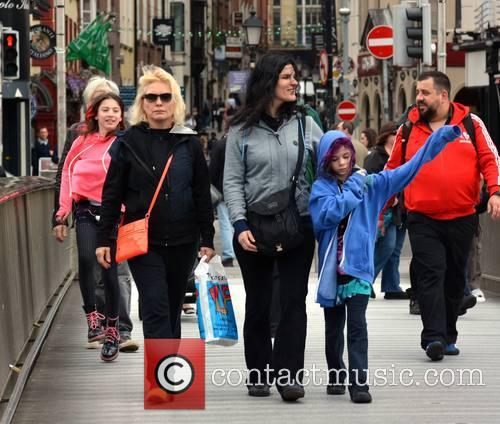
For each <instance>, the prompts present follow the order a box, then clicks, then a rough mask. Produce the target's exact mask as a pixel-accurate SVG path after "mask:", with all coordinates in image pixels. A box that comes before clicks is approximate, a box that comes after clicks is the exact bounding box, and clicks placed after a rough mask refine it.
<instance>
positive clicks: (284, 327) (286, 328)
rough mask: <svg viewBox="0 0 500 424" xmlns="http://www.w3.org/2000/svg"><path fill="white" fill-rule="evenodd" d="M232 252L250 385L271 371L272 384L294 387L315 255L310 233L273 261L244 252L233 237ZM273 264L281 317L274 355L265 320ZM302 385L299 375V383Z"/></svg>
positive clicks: (263, 379) (300, 362)
mask: <svg viewBox="0 0 500 424" xmlns="http://www.w3.org/2000/svg"><path fill="white" fill-rule="evenodd" d="M233 246H234V251H235V254H236V258H237V259H238V263H239V265H240V268H241V273H242V275H243V283H244V286H245V292H246V303H245V324H244V327H243V338H244V342H245V361H246V365H247V368H248V370H249V371H250V373H249V381H248V383H258V382H261V383H265V382H266V378H267V377H268V375H267V374H266V371H265V370H266V368H267V369H273V370H274V373H273V374H270V375H269V377H270V378H273V376H274V377H276V378H279V376H280V375H282V376H287V375H288V373H289V376H290V383H293V382H295V381H297V379H296V377H297V373H298V371H300V370H302V369H303V368H304V350H305V343H306V327H307V314H306V296H307V284H308V280H309V271H310V269H311V263H312V259H313V254H314V234H313V231H312V229H305V238H304V242H303V243H302V245H300V246H299V247H297V248H296V249H293V250H291V251H289V252H286V253H283V254H282V255H280V256H278V257H276V258H274V257H268V256H264V255H261V254H259V253H252V252H248V251H246V250H244V249H243V248H242V247H241V245H240V244H239V243H238V240H237V239H236V237H235V238H234V239H233ZM275 263H276V264H277V267H278V274H279V281H280V286H279V296H280V309H281V312H280V314H281V315H280V321H279V325H278V329H277V331H276V337H275V340H274V349H273V345H272V342H271V334H270V323H269V316H270V308H271V298H272V286H273V270H274V265H275ZM252 370H256V371H252ZM280 370H282V371H280ZM300 380H301V378H300V375H299V377H298V382H299V383H300ZM267 382H268V383H270V381H267ZM280 382H281V383H283V384H287V383H288V381H287V379H286V378H283V379H282V380H281V379H280V380H279V381H277V383H280ZM278 388H279V387H278Z"/></svg>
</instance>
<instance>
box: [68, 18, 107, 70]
mask: <svg viewBox="0 0 500 424" xmlns="http://www.w3.org/2000/svg"><path fill="white" fill-rule="evenodd" d="M110 28H111V23H110V22H109V21H108V22H104V21H103V16H102V15H99V16H97V17H96V18H95V19H94V20H93V21H92V22H91V23H90V24H89V25H88V26H86V27H85V28H84V29H83V31H82V32H81V33H80V34H79V35H78V37H77V38H76V39H75V40H73V41H72V42H71V43H70V44H69V46H68V50H67V52H66V60H68V61H70V60H80V59H81V60H85V62H87V63H88V64H89V65H90V66H93V67H95V68H97V69H99V70H100V71H103V72H104V73H105V74H106V75H110V74H111V61H110V57H109V45H108V30H109V29H110Z"/></svg>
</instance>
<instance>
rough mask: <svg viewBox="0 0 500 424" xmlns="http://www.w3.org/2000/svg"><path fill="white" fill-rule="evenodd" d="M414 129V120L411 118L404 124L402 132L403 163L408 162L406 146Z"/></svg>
mask: <svg viewBox="0 0 500 424" xmlns="http://www.w3.org/2000/svg"><path fill="white" fill-rule="evenodd" d="M412 129H413V122H411V121H410V120H409V119H408V120H407V121H406V122H405V123H404V124H403V128H402V134H401V165H403V164H404V163H405V162H406V159H405V158H406V146H407V145H408V140H409V138H410V134H411V130H412Z"/></svg>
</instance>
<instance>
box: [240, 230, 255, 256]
mask: <svg viewBox="0 0 500 424" xmlns="http://www.w3.org/2000/svg"><path fill="white" fill-rule="evenodd" d="M238 243H240V245H241V247H242V248H243V249H244V250H246V251H247V252H257V246H256V245H255V238H254V237H253V234H252V232H251V231H250V230H247V231H243V232H242V233H240V235H239V236H238Z"/></svg>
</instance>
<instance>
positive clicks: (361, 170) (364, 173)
mask: <svg viewBox="0 0 500 424" xmlns="http://www.w3.org/2000/svg"><path fill="white" fill-rule="evenodd" d="M356 173H357V174H360V175H362V176H363V177H366V169H363V168H361V169H360V170H358V171H356Z"/></svg>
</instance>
